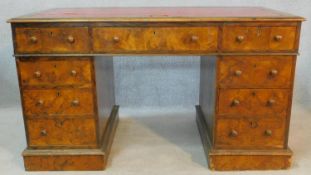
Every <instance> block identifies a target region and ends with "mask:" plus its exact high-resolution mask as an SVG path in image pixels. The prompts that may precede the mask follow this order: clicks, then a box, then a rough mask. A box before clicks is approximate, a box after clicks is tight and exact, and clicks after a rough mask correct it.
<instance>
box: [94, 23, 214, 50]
mask: <svg viewBox="0 0 311 175" xmlns="http://www.w3.org/2000/svg"><path fill="white" fill-rule="evenodd" d="M92 33H93V50H94V52H96V53H152V52H154V53H155V52H156V53H162V52H164V53H165V52H168V51H169V52H170V53H180V52H185V53H186V52H188V53H191V51H196V52H215V51H216V50H217V43H218V39H217V38H218V27H212V26H210V27H157V28H151V27H122V28H121V27H96V28H93V30H92Z"/></svg>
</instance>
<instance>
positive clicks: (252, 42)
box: [222, 25, 297, 52]
mask: <svg viewBox="0 0 311 175" xmlns="http://www.w3.org/2000/svg"><path fill="white" fill-rule="evenodd" d="M296 32H297V29H296V26H292V27H264V26H230V25H227V26H224V27H223V37H222V50H223V51H228V52H242V51H250V52H251V51H294V50H296V46H295V40H296Z"/></svg>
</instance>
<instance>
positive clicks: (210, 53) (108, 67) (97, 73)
mask: <svg viewBox="0 0 311 175" xmlns="http://www.w3.org/2000/svg"><path fill="white" fill-rule="evenodd" d="M303 20H304V19H303V18H302V17H298V16H294V15H290V14H287V13H283V12H279V11H275V10H270V9H266V8H261V7H233V8H229V7H226V8H222V7H213V8H212V7H209V8H205V7H204V8H203V7H202V8H197V7H196V8H184V7H180V8H77V9H53V10H48V11H43V12H39V13H34V14H31V15H26V16H22V17H18V18H13V19H11V20H9V22H10V23H11V25H12V32H13V42H14V51H15V57H16V65H17V72H18V79H19V85H20V94H21V101H22V108H23V116H24V122H25V128H26V137H27V148H26V149H25V151H24V152H23V157H24V163H25V168H26V170H30V171H37V170H102V169H104V168H105V166H106V162H107V158H108V155H109V150H110V149H111V145H112V142H113V137H114V133H115V131H116V128H117V124H118V105H116V103H115V97H114V81H113V77H114V73H113V56H114V55H199V56H201V70H200V71H201V75H200V100H199V105H197V106H196V110H197V124H198V128H199V132H200V135H201V138H202V142H203V145H204V149H205V153H206V157H207V158H208V162H209V163H208V164H209V167H210V169H213V170H265V169H285V168H288V167H289V166H290V163H291V157H292V151H291V150H290V149H289V147H288V144H287V143H288V133H289V123H290V115H291V103H292V93H293V82H294V73H295V62H296V56H297V53H298V45H299V35H300V26H301V22H302V21H303ZM133 159H135V157H133Z"/></svg>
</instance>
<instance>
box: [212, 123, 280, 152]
mask: <svg viewBox="0 0 311 175" xmlns="http://www.w3.org/2000/svg"><path fill="white" fill-rule="evenodd" d="M285 125H286V122H285V120H283V119H279V118H269V119H243V118H239V119H229V118H226V119H225V118H222V119H218V120H217V124H216V131H215V134H216V136H215V137H216V138H215V145H216V148H221V149H247V148H250V149H261V148H262V149H264V148H284V139H285V128H286V127H285Z"/></svg>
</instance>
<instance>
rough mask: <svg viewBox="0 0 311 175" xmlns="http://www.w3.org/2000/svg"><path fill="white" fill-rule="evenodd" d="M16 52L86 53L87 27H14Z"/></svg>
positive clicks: (88, 47) (88, 45) (87, 48)
mask: <svg viewBox="0 0 311 175" xmlns="http://www.w3.org/2000/svg"><path fill="white" fill-rule="evenodd" d="M15 41H16V48H15V49H16V52H17V53H87V52H89V50H90V44H89V33H88V28H87V27H77V28H65V27H64V28H16V29H15Z"/></svg>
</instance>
